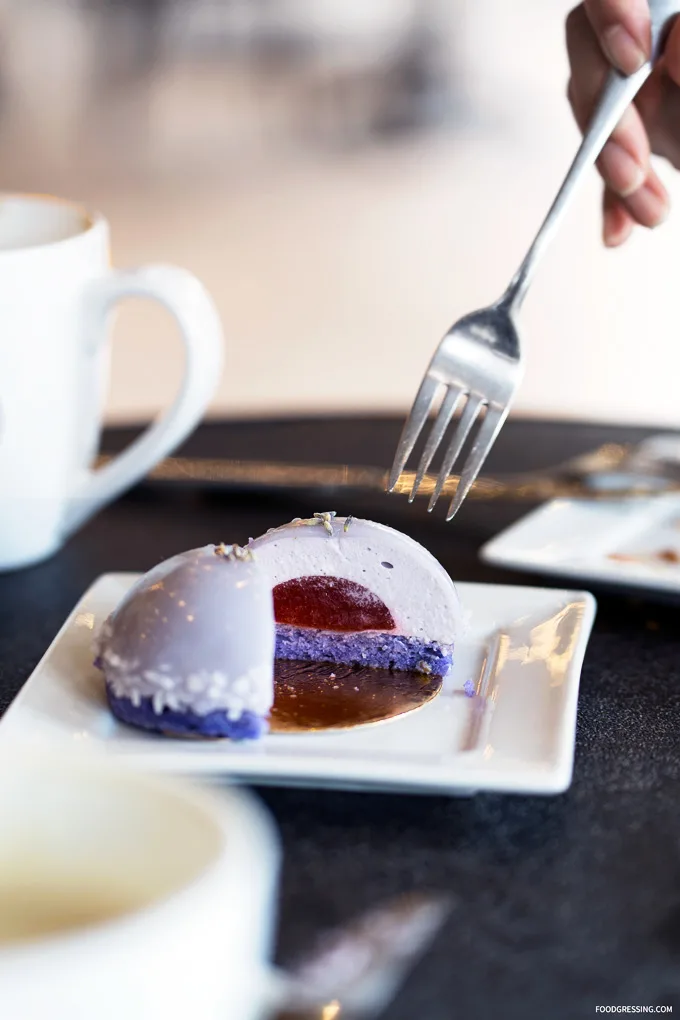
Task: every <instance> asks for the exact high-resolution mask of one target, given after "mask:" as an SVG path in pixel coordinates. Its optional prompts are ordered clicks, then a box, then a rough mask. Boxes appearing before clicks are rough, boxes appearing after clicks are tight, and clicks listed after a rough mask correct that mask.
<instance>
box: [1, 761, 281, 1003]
mask: <svg viewBox="0 0 680 1020" xmlns="http://www.w3.org/2000/svg"><path fill="white" fill-rule="evenodd" d="M277 865H278V843H277V840H276V837H275V833H274V829H273V826H272V824H271V822H270V820H269V818H268V816H267V815H266V814H265V812H264V811H263V809H261V808H260V807H259V806H258V804H257V802H256V801H255V800H254V799H253V798H252V797H251V796H249V795H248V794H246V793H244V792H239V791H236V790H224V791H220V792H219V795H218V794H217V793H215V794H212V793H206V792H203V791H201V790H197V789H194V788H192V787H189V786H186V787H185V786H183V785H181V784H174V783H170V782H168V781H166V780H160V779H152V778H148V777H145V776H140V775H137V774H135V773H133V772H131V771H130V770H129V769H127V768H125V767H124V766H122V765H119V764H114V763H113V762H111V763H108V762H105V761H99V760H98V759H95V760H90V756H89V755H88V756H87V757H86V758H84V759H82V761H81V760H76V759H70V758H66V759H63V758H60V757H56V758H52V757H49V758H41V757H40V756H37V757H36V756H35V755H33V756H32V757H30V758H29V757H28V756H26V755H25V754H21V753H18V754H17V753H8V752H3V754H2V755H0V1015H2V1017H3V1018H4V1017H6V1018H7V1020H48V1018H49V1020H95V1018H96V1020H114V1018H115V1020H122V1018H124V1020H174V1018H175V1017H177V1018H182V1020H187V1018H191V1020H254V1018H256V1017H259V1016H260V1015H261V1002H262V1001H263V999H264V997H265V995H267V994H268V988H267V985H268V982H269V977H268V976H267V972H266V970H265V961H266V957H267V955H268V952H269V949H270V941H271V936H272V927H273V915H274V890H275V885H276V878H277Z"/></svg>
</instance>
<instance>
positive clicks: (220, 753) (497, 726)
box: [0, 574, 595, 794]
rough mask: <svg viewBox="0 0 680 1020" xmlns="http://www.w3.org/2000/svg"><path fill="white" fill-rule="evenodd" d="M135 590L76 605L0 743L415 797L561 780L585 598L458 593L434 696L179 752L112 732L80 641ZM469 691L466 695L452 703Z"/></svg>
mask: <svg viewBox="0 0 680 1020" xmlns="http://www.w3.org/2000/svg"><path fill="white" fill-rule="evenodd" d="M136 579H137V575H135V574H105V575H104V576H102V577H100V578H99V579H98V580H97V581H96V582H95V584H94V585H93V586H92V587H91V588H90V589H89V591H88V592H86V594H85V595H84V596H83V598H82V599H81V601H80V602H79V603H78V605H77V606H76V608H75V609H74V611H73V613H72V614H71V616H70V617H69V619H68V620H67V621H66V623H65V624H64V626H63V628H62V629H61V631H60V633H59V634H58V635H57V637H56V638H55V640H54V642H53V643H52V645H51V646H50V648H49V649H48V651H47V653H46V654H45V656H44V658H43V659H42V661H41V662H40V663H39V664H38V666H37V667H36V669H35V671H34V672H33V674H32V676H31V677H30V678H29V680H28V681H27V683H26V684H25V686H24V688H23V689H22V691H21V692H20V693H19V695H18V696H17V698H16V699H15V701H14V702H13V704H12V705H11V706H10V708H9V710H8V711H7V713H6V714H5V716H4V718H3V719H2V721H1V722H0V743H1V742H3V741H10V740H20V741H22V742H24V743H28V744H32V745H34V746H35V747H36V748H46V747H53V746H54V745H55V744H57V745H59V744H61V745H62V746H64V747H70V748H71V749H74V748H78V747H88V748H92V749H100V750H101V751H103V752H105V753H107V754H112V755H121V756H123V757H124V758H125V759H126V760H127V761H128V762H129V763H131V764H136V765H139V766H142V767H145V768H147V769H152V770H158V771H161V772H171V773H178V774H182V775H190V776H195V777H197V778H201V777H202V778H205V779H214V778H218V777H229V778H233V779H237V780H242V781H247V782H249V783H261V784H274V785H281V786H310V787H334V788H337V789H352V790H379V791H380V790H381V791H394V792H397V791H402V792H414V793H415V792H421V793H466V794H467V793H473V792H476V791H478V790H498V791H513V792H523V793H559V792H561V791H562V790H564V789H566V788H567V787H568V785H569V783H570V780H571V774H572V764H573V756H574V738H575V728H576V705H577V699H578V687H579V679H580V674H581V665H582V662H583V657H584V654H585V650H586V645H587V642H588V637H589V635H590V631H591V628H592V624H593V620H594V617H595V601H594V599H593V597H592V596H591V595H589V594H587V593H585V592H578V591H557V590H546V589H541V588H518V587H509V586H503V585H481V584H460V585H458V591H459V595H460V598H461V601H462V603H463V606H464V607H465V609H466V611H467V614H468V627H467V632H466V633H465V634H464V635H463V636H462V637H461V638H460V639H459V641H458V643H457V646H456V653H455V666H454V669H453V671H452V674H451V676H450V678H449V679H448V680H447V682H446V683H445V686H444V688H443V690H442V693H441V694H440V695H439V696H438V697H437V698H435V699H434V700H433V701H431V702H430V703H429V704H427V705H425V707H424V708H421V709H420V710H419V711H417V712H413V713H411V714H410V715H407V716H403V717H400V718H396V719H394V720H392V721H390V722H388V723H383V724H380V725H376V726H369V727H365V728H363V729H357V730H353V731H349V732H347V731H346V732H335V733H327V734H324V733H311V734H306V735H287V734H273V735H270V736H268V737H265V738H264V739H262V740H261V741H259V742H256V743H232V742H230V741H227V740H224V741H201V740H179V739H173V738H169V737H162V736H158V735H154V734H149V733H145V732H144V731H142V730H136V729H132V728H130V727H128V726H125V725H123V724H122V723H119V722H117V721H116V719H114V717H113V716H112V715H111V713H110V711H109V709H108V707H107V704H106V700H105V696H104V684H103V680H102V675H101V673H100V672H99V671H98V670H96V669H95V668H94V667H93V665H92V638H93V635H94V633H95V632H96V630H97V628H98V627H99V626H100V625H101V622H102V620H103V619H104V618H105V617H106V616H107V615H108V613H109V612H110V611H111V610H112V609H113V608H114V607H115V606H116V605H117V603H118V602H119V601H120V599H121V598H122V597H123V595H124V594H125V593H126V591H127V590H128V588H129V587H130V586H131V585H132V584H133V583H134V581H135V580H136ZM468 680H472V681H473V683H474V684H475V686H476V687H477V688H478V689H479V690H480V694H479V695H478V696H475V697H468V696H467V695H466V694H465V693H464V691H463V685H464V684H465V683H466V681H468Z"/></svg>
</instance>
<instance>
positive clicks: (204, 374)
mask: <svg viewBox="0 0 680 1020" xmlns="http://www.w3.org/2000/svg"><path fill="white" fill-rule="evenodd" d="M127 297H143V298H151V299H152V300H154V301H158V302H159V303H160V304H161V305H163V306H164V307H165V308H166V309H167V310H168V311H169V312H170V313H171V314H172V316H173V317H174V319H175V321H176V322H177V325H178V326H179V331H180V335H181V338H182V341H183V343H184V350H185V355H186V362H185V368H184V379H183V381H182V386H181V388H180V391H179V393H178V395H177V397H176V398H175V400H174V403H173V404H172V405H171V406H170V407H169V408H168V410H167V411H165V412H164V413H163V414H161V415H160V416H159V417H158V418H157V419H156V421H155V422H154V423H153V424H152V425H150V426H149V428H148V429H147V430H146V431H145V432H143V433H142V435H141V436H139V438H138V439H136V440H135V441H134V442H133V443H131V444H130V446H128V447H127V449H126V450H124V451H123V452H122V453H121V454H119V455H118V456H117V457H115V458H114V459H113V460H112V461H110V462H109V463H108V464H106V466H105V467H102V468H99V469H98V470H96V471H92V470H85V471H83V472H82V474H81V476H80V477H79V478H78V479H77V481H76V484H75V486H74V489H73V491H72V493H71V497H70V500H69V503H68V507H67V510H66V515H65V519H64V522H63V528H64V534H65V536H68V535H70V534H71V533H72V532H73V531H75V530H76V528H78V527H80V525H81V524H83V523H84V522H85V521H86V520H87V519H88V518H89V517H91V516H92V515H93V514H94V513H96V512H97V510H99V509H100V508H101V507H102V506H104V504H105V503H109V502H111V500H113V499H115V498H116V496H118V495H120V493H121V492H123V491H125V489H128V488H130V486H132V485H134V484H135V482H137V481H139V479H140V478H143V477H144V475H146V474H147V472H149V471H150V470H151V468H153V467H154V466H155V465H156V464H158V462H159V461H161V460H162V459H163V458H164V457H166V456H167V455H168V454H169V453H170V452H171V451H172V450H173V449H174V448H175V447H176V446H178V445H179V444H180V443H181V442H182V440H183V439H184V438H185V437H186V436H187V435H188V434H189V433H190V432H191V431H192V429H194V428H195V426H196V425H197V424H198V422H199V421H200V419H201V417H202V416H203V414H204V413H205V410H206V408H207V407H208V404H209V403H210V400H211V398H212V396H213V393H214V392H215V389H216V387H217V384H218V382H219V377H220V372H221V369H222V358H223V335H222V327H221V325H220V320H219V316H218V314H217V310H216V308H215V306H214V304H213V302H212V299H211V298H210V296H209V294H208V292H207V291H206V290H205V288H204V287H203V285H202V284H201V283H200V282H199V281H198V280H197V279H196V277H195V276H193V275H192V274H191V273H189V272H187V271H186V270H184V269H179V268H177V267H176V266H165V265H150V266H141V267H140V268H137V269H127V270H112V271H111V273H109V274H108V275H107V276H105V277H103V278H102V279H99V280H96V281H94V282H93V284H91V287H90V290H89V292H88V294H87V297H86V309H85V329H86V336H87V337H88V338H90V339H89V343H90V349H92V348H94V349H97V348H99V346H100V345H101V344H102V343H103V342H104V341H105V339H106V318H107V315H108V313H109V311H110V310H111V307H112V305H114V304H116V302H118V301H120V300H122V299H123V298H127Z"/></svg>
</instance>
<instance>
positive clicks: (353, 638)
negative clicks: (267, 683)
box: [276, 623, 453, 676]
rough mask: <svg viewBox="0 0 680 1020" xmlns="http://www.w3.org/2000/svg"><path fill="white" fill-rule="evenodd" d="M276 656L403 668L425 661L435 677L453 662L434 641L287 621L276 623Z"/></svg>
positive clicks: (383, 667) (444, 671) (407, 668)
mask: <svg viewBox="0 0 680 1020" xmlns="http://www.w3.org/2000/svg"><path fill="white" fill-rule="evenodd" d="M276 658H277V659H301V660H303V661H308V662H309V661H312V662H340V663H346V664H348V665H352V664H355V663H356V664H358V665H361V666H374V667H377V668H380V669H403V670H415V669H418V668H419V667H421V668H422V664H423V663H424V664H425V665H426V666H429V668H430V671H431V672H432V673H433V674H434V675H435V676H445V675H446V674H447V673H448V671H449V669H450V668H451V664H452V661H453V659H452V652H451V649H444V648H442V647H441V645H439V644H438V643H437V642H436V641H429V642H424V641H420V640H419V639H418V638H413V637H407V636H406V635H405V634H390V633H387V632H383V631H360V632H348V633H345V632H341V631H328V630H313V629H311V628H309V627H293V626H291V625H290V624H286V623H278V624H277V625H276ZM422 671H423V672H427V670H422Z"/></svg>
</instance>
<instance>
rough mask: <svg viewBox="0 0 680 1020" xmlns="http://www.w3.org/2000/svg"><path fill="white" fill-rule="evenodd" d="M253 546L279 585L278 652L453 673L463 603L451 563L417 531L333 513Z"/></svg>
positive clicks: (276, 611)
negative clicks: (421, 539) (410, 533)
mask: <svg viewBox="0 0 680 1020" xmlns="http://www.w3.org/2000/svg"><path fill="white" fill-rule="evenodd" d="M249 548H250V549H252V550H253V552H254V553H255V555H256V557H257V561H258V563H259V564H260V565H261V566H262V568H263V570H265V571H266V572H267V574H268V576H269V579H270V583H271V585H272V588H273V595H274V617H275V620H276V657H277V658H278V659H296V660H304V661H326V662H337V663H346V664H350V665H361V666H372V667H375V668H380V669H394V670H417V671H420V672H423V673H427V674H434V675H436V676H445V675H446V673H448V671H449V669H450V668H451V664H452V657H453V642H454V636H455V632H456V628H457V625H458V623H459V621H460V619H461V615H462V614H461V609H460V603H459V601H458V596H457V594H456V590H455V588H454V585H453V582H452V581H451V578H450V577H449V575H448V574H447V573H446V571H445V570H444V568H443V567H442V566H441V564H440V563H439V562H438V561H437V560H436V559H435V558H434V556H432V555H431V554H430V553H429V552H428V551H427V550H426V549H424V548H423V547H422V546H421V545H419V544H418V543H417V542H415V541H414V540H413V539H411V538H408V537H407V536H406V535H403V534H401V532H399V531H395V530H394V529H393V528H388V527H386V526H385V525H383V524H376V523H374V522H373V521H365V520H358V519H354V518H351V517H346V518H344V517H336V515H335V514H334V513H333V512H327V513H323V514H315V515H314V517H312V518H310V519H308V520H300V519H296V520H294V521H292V522H291V523H290V524H285V525H283V527H280V528H274V529H272V530H271V531H269V532H267V534H266V535H262V536H261V537H260V538H257V539H255V540H252V541H251V542H250V544H249Z"/></svg>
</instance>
